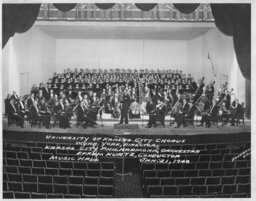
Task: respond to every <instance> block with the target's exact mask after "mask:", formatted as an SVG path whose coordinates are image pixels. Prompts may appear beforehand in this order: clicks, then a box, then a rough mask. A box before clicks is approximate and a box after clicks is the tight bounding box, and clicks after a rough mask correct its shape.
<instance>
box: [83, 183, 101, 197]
mask: <svg viewBox="0 0 256 201" xmlns="http://www.w3.org/2000/svg"><path fill="white" fill-rule="evenodd" d="M83 194H85V195H95V196H97V195H98V185H91V184H90V185H84V193H83Z"/></svg>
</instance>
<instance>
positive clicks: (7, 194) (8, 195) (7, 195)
mask: <svg viewBox="0 0 256 201" xmlns="http://www.w3.org/2000/svg"><path fill="white" fill-rule="evenodd" d="M3 198H4V199H8V198H14V193H13V192H12V191H4V192H3Z"/></svg>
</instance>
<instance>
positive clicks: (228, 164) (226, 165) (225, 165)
mask: <svg viewBox="0 0 256 201" xmlns="http://www.w3.org/2000/svg"><path fill="white" fill-rule="evenodd" d="M222 167H223V168H225V169H227V168H230V169H231V168H234V167H235V163H234V162H232V161H224V162H223V164H222Z"/></svg>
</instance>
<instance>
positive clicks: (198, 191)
mask: <svg viewBox="0 0 256 201" xmlns="http://www.w3.org/2000/svg"><path fill="white" fill-rule="evenodd" d="M206 192H207V186H206V185H193V194H195V195H204V194H206Z"/></svg>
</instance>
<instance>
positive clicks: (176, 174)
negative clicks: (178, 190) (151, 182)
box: [171, 170, 184, 177]
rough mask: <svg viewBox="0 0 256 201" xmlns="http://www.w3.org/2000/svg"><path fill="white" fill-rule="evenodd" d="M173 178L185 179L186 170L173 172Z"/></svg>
mask: <svg viewBox="0 0 256 201" xmlns="http://www.w3.org/2000/svg"><path fill="white" fill-rule="evenodd" d="M171 176H172V177H184V170H172V171H171Z"/></svg>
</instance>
